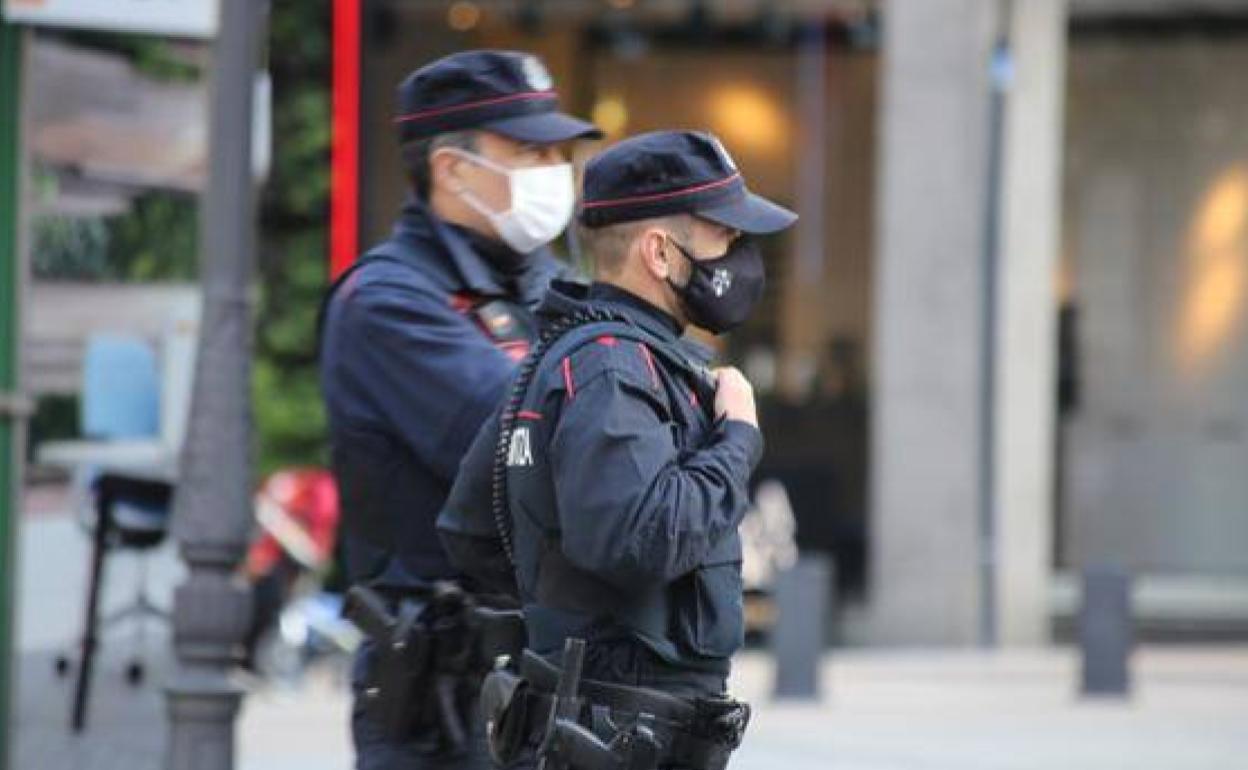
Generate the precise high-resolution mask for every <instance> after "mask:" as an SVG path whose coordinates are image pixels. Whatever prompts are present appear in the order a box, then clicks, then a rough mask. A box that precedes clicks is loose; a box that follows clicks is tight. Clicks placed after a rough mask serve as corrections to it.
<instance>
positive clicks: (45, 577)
mask: <svg viewBox="0 0 1248 770" xmlns="http://www.w3.org/2000/svg"><path fill="white" fill-rule="evenodd" d="M21 544H22V569H21V573H22V577H23V583H22V587H21V590H20V594H21V596H20V620H21V623H22V625H21V629H20V632H19V634H20V638H19V648H20V661H19V680H20V681H19V693H18V705H17V733H16V735H17V745H16V760H17V761H16V764H15V767H16V768H20V770H68V769H69V768H74V770H113V769H114V768H117V769H120V768H126V770H146V769H147V768H151V769H153V770H155V769H156V768H160V767H161V759H162V756H163V751H164V740H165V731H166V723H165V718H164V705H163V699H162V698H161V696H160V695H159V693H158V691H157V688H156V687H154V686H153V685H151V684H149V685H147V686H145V687H143V688H140V689H138V690H132V689H130V688H128V687H127V686H126V685H125V684H124V682H123V678H122V666H123V664H124V660H125V657H126V650H127V649H128V645H127V641H128V639H127V638H126V637H125V636H122V637H121V638H116V637H114V638H111V639H110V644H109V645H108V646H107V647H106V652H105V654H104V656H103V663H102V665H101V667H100V670H99V673H98V676H97V678H96V683H97V685H96V692H95V695H94V697H93V699H92V709H91V725H90V727H89V730H88V732H87V733H86V734H85V735H84V736H82V737H79V738H70V737H69V736H68V733H67V730H66V722H67V719H68V708H69V686H68V685H67V684H66V683H64V682H61V681H59V680H57V679H56V678H55V676H54V675H53V674H52V669H51V661H52V656H53V654H54V652H55V650H56V649H57V647H58V645H59V644H60V643H62V642H63V641H64V640H66V639H69V638H71V637H72V634H73V632H74V631H75V630H76V629H77V627H78V624H79V614H80V611H81V606H80V603H81V595H82V583H83V581H84V580H85V558H86V544H85V539H84V538H83V537H82V535H81V534H80V533H79V532H78V531H77V530H76V529H75V526H74V524H73V523H72V522H71V521H70V520H69V519H67V518H66V517H64V516H55V515H40V516H31V517H27V519H26V520H25V521H24V529H23V533H22V541H21ZM180 569H181V568H180V566H179V565H178V563H177V560H176V559H175V558H174V556H173V554H172V552H171V550H167V551H165V552H163V553H161V554H159V555H158V556H157V559H156V563H155V564H154V565H153V569H152V575H153V578H154V580H153V581H152V582H153V584H156V585H160V586H163V588H162V591H161V596H162V600H163V599H167V593H168V590H169V589H170V588H171V587H172V585H174V584H175V583H176V581H177V580H178V579H179V575H180ZM111 577H112V578H113V579H112V580H111V581H110V591H109V593H108V595H107V596H106V605H107V606H115V605H116V603H117V602H119V601H120V600H121V599H122V598H125V597H126V595H127V594H128V593H129V586H130V585H131V580H132V579H133V567H132V565H130V566H127V565H123V564H121V563H119V564H118V565H117V567H116V568H115V570H114V572H113V573H112V575H111ZM160 641H161V640H159V639H154V640H153V642H156V643H154V644H153V647H154V648H156V649H158V650H159V649H166V648H167V642H166V644H160V643H159V642H160ZM165 658H166V656H165V655H163V654H160V655H157V656H155V659H154V663H153V665H154V666H155V668H156V670H155V671H154V672H153V681H156V682H159V681H160V676H161V671H162V670H163V669H164V667H165V665H166V663H165ZM149 660H152V659H151V658H149ZM1135 671H1136V677H1137V678H1136V681H1137V685H1138V686H1137V689H1136V692H1135V696H1134V697H1133V698H1132V699H1131V700H1130V701H1128V702H1126V703H1115V702H1086V701H1081V700H1079V699H1078V698H1076V697H1074V693H1073V689H1072V688H1073V683H1074V681H1075V678H1076V674H1077V666H1076V660H1075V658H1074V657H1073V656H1072V654H1071V653H1070V652H1069V651H1068V650H1061V649H1050V650H1038V651H1011V652H1007V653H1001V654H997V655H984V654H981V653H976V652H930V651H929V652H906V653H901V652H888V651H879V650H873V651H856V652H844V653H839V654H837V655H835V656H833V657H830V658H829V659H828V660H827V662H826V664H825V669H824V677H825V679H824V684H825V687H824V699H823V701H822V702H821V703H818V704H810V705H802V704H775V703H770V702H768V700H767V698H766V694H767V691H768V687H769V685H770V677H771V668H770V664H769V662H768V661H767V660H766V658H765V657H764V656H762V655H758V654H748V655H744V656H742V658H741V659H740V660H739V661H738V665H737V675H736V677H735V684H734V689H735V690H736V692H737V693H738V694H739V695H742V696H743V697H746V698H748V699H750V700H751V701H753V702H754V703H755V704H757V709H756V716H755V721H754V725H753V726H752V728H751V731H750V734H749V736H748V738H747V740H746V745H745V747H744V748H743V749H742V750H741V751H740V752H739V754H738V756H737V758H736V759H735V760H734V763H733V768H734V769H735V770H773V769H776V768H783V769H784V770H815V769H816V768H818V769H820V770H822V769H824V768H833V769H834V770H1115V769H1116V768H1123V769H1124V770H1125V769H1126V768H1130V769H1131V770H1153V769H1155V770H1244V769H1245V768H1248V646H1239V647H1223V648H1148V649H1145V650H1142V651H1141V652H1140V653H1139V654H1138V655H1137V657H1136V661H1135ZM346 709H347V702H346V696H345V694H344V692H343V689H342V686H341V681H340V677H338V676H337V675H335V674H333V673H331V672H321V673H318V674H316V675H313V676H311V677H309V679H308V680H307V681H305V682H304V683H303V684H302V686H301V688H299V689H290V688H264V689H260V690H257V691H255V692H254V693H253V694H252V695H251V696H249V698H248V701H247V704H246V705H245V707H244V713H243V717H242V719H241V721H240V725H239V733H238V739H239V764H238V767H239V770H337V769H340V768H348V767H350V754H349V746H348V737H347V731H346Z"/></svg>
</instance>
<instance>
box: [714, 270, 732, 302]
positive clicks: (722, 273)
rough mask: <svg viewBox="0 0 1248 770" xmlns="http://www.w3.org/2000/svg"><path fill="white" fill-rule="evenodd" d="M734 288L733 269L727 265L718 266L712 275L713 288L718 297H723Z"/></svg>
mask: <svg viewBox="0 0 1248 770" xmlns="http://www.w3.org/2000/svg"><path fill="white" fill-rule="evenodd" d="M731 288H732V271H731V270H729V269H728V268H726V267H720V268H716V270H715V273H714V274H713V275H712V276H711V290H712V291H714V292H715V296H716V297H722V296H724V295H725V294H727V293H728V290H729V289H731Z"/></svg>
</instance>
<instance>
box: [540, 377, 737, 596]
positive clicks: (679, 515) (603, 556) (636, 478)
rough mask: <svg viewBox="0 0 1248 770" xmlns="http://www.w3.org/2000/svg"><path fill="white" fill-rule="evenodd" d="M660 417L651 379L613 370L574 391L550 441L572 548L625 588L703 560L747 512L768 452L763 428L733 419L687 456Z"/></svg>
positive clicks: (566, 542) (576, 559) (577, 557)
mask: <svg viewBox="0 0 1248 770" xmlns="http://www.w3.org/2000/svg"><path fill="white" fill-rule="evenodd" d="M661 414H662V412H661V410H659V409H656V402H655V401H654V396H653V395H652V394H651V393H650V392H647V390H646V388H645V387H644V386H641V385H638V384H635V383H633V382H631V381H630V378H628V377H627V376H625V375H621V374H620V373H618V372H614V371H610V370H606V371H603V372H601V373H599V374H597V375H595V376H594V377H593V378H592V379H591V380H589V381H587V382H585V383H584V384H581V385H578V387H577V388H576V391H575V393H574V394H568V397H567V400H566V401H565V403H564V407H563V412H562V415H561V416H560V418H559V423H558V425H557V426H556V428H555V432H554V434H553V436H552V438H551V442H550V459H551V463H552V474H553V477H554V480H555V496H556V499H557V502H558V507H559V516H560V527H561V528H562V534H563V537H562V544H563V550H564V552H565V555H566V556H567V557H568V559H569V560H571V561H572V562H573V563H574V564H576V565H577V566H578V567H580V568H582V569H585V570H588V571H591V572H593V573H595V574H597V575H599V576H601V577H603V578H604V579H606V580H608V581H610V582H613V583H616V584H618V585H621V586H624V587H627V586H629V585H635V584H636V582H637V581H647V582H651V581H654V582H670V581H672V580H674V579H676V578H677V577H679V576H680V575H683V574H685V573H687V572H689V571H691V570H693V569H695V568H696V567H698V566H699V565H701V564H702V562H703V560H704V559H705V558H706V556H707V554H708V553H709V551H710V549H711V548H712V547H713V546H714V545H715V543H716V541H717V540H718V539H719V538H720V537H722V536H723V535H725V534H727V533H729V532H731V531H732V530H734V529H735V528H736V527H737V526H738V525H739V524H740V522H741V519H742V517H743V516H744V515H745V512H746V508H747V506H748V502H749V496H748V489H747V485H748V481H749V476H750V473H751V472H752V470H753V468H754V466H755V465H756V464H757V462H758V460H759V457H760V456H761V454H762V435H761V434H760V433H759V431H758V429H757V428H755V427H753V426H752V425H749V424H748V423H744V422H738V421H727V422H724V423H722V424H720V425H719V426H718V428H717V429H716V432H715V434H714V436H713V437H712V439H711V441H710V442H709V443H708V444H707V445H706V446H704V447H703V448H701V449H699V450H697V451H695V452H692V453H690V454H688V455H687V456H683V457H682V456H681V454H680V452H679V450H678V445H677V442H676V438H675V434H674V430H675V429H676V426H674V425H673V424H672V423H669V422H665V421H664V420H663V419H662V417H661V416H660V415H661Z"/></svg>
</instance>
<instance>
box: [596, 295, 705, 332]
mask: <svg viewBox="0 0 1248 770" xmlns="http://www.w3.org/2000/svg"><path fill="white" fill-rule="evenodd" d="M588 299H589V301H590V302H605V303H607V304H610V305H612V306H613V307H615V308H616V309H617V310H621V311H623V312H624V314H625V315H627V316H628V317H629V318H630V319H631V320H633V321H634V322H636V323H637V324H638V325H640V326H642V327H644V328H646V329H648V330H650V331H654V332H656V333H659V332H661V334H660V336H662V337H663V338H665V339H668V338H670V339H676V338H678V337H680V335H681V332H683V331H684V330H683V329H682V328H681V326H680V323H679V322H678V321H677V320H676V319H675V318H673V317H672V316H671V314H670V313H667V312H666V311H664V310H662V309H660V308H658V307H656V306H655V305H652V304H651V303H650V302H647V301H646V300H644V299H642V298H641V297H638V296H637V295H636V294H633V293H632V292H630V291H628V290H626V289H621V288H620V287H619V286H616V285H614V284H610V283H603V282H602V281H594V282H593V283H592V284H590V286H589V292H588Z"/></svg>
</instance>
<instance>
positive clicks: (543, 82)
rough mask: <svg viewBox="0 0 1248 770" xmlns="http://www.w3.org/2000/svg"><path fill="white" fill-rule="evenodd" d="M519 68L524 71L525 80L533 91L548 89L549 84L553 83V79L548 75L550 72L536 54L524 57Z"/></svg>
mask: <svg viewBox="0 0 1248 770" xmlns="http://www.w3.org/2000/svg"><path fill="white" fill-rule="evenodd" d="M520 69H521V70H522V71H523V72H524V80H525V82H527V83H528V84H529V88H532V89H533V90H534V91H549V90H550V88H551V86H553V85H554V84H555V81H554V80H552V79H551V77H550V72H549V71H547V69H546V65H545V64H542V60H541V59H539V58H537V57H536V56H526V57H524V61H523V62H521V63H520Z"/></svg>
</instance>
